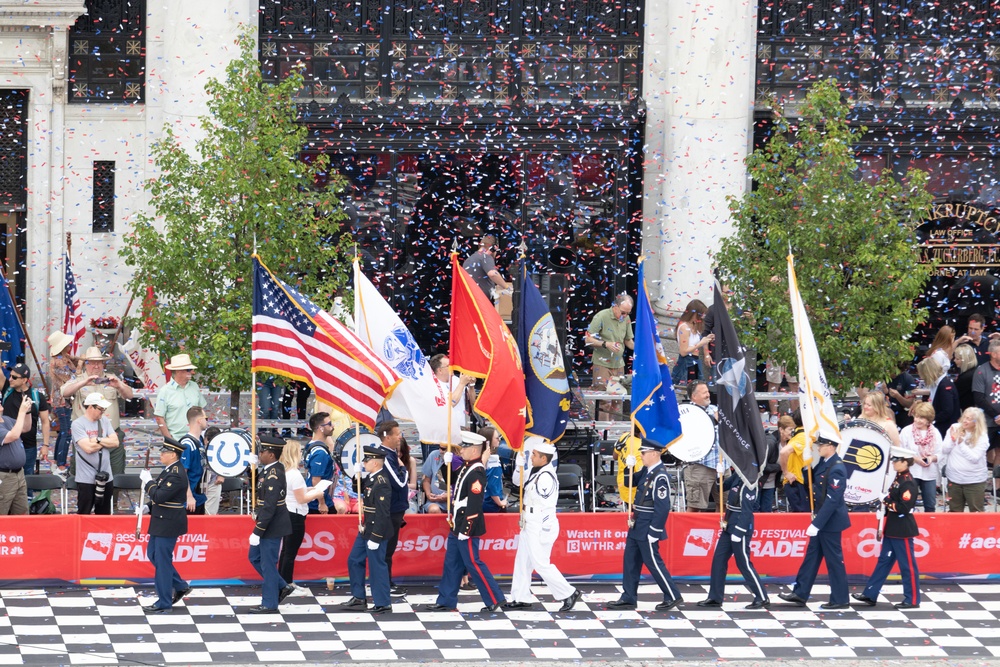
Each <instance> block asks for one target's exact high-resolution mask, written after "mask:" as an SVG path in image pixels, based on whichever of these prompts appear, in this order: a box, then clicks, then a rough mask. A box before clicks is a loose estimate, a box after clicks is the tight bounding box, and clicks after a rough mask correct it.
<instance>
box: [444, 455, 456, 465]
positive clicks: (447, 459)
mask: <svg viewBox="0 0 1000 667" xmlns="http://www.w3.org/2000/svg"><path fill="white" fill-rule="evenodd" d="M453 458H455V455H454V454H452V453H451V452H445V453H444V464H445V465H447V466H450V465H451V460H452V459H453Z"/></svg>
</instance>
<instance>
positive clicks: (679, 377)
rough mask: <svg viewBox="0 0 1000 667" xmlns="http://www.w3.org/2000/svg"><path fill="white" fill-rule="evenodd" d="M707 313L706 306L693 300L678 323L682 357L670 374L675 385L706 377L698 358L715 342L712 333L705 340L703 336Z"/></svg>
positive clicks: (676, 333)
mask: <svg viewBox="0 0 1000 667" xmlns="http://www.w3.org/2000/svg"><path fill="white" fill-rule="evenodd" d="M706 313H708V308H707V307H706V306H705V304H704V303H702V302H701V301H700V300H698V299H693V300H691V301H690V302H689V303H688V305H687V306H686V307H685V308H684V314H683V315H681V319H680V320H679V321H678V322H677V329H675V330H674V337H675V338H676V339H677V348H678V350H679V352H680V356H679V357H678V358H677V364H676V365H675V366H674V368H673V370H672V371H671V372H670V377H671V379H672V380H673V381H674V385H679V384H681V383H685V382H692V381H695V380H701V379H702V378H703V377H704V375H703V373H702V372H701V362H700V361H699V359H698V357H699V356H701V355H703V354H704V353H705V350H706V348H707V347H708V346H709V345H711V344H712V341H714V340H715V334H711V333H710V334H708V335H707V336H705V337H704V338H702V336H701V333H702V331H701V327H702V325H703V324H704V323H705V314H706Z"/></svg>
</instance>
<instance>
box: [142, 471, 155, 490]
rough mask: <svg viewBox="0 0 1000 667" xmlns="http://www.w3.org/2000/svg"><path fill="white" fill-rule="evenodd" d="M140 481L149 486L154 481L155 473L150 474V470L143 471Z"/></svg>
mask: <svg viewBox="0 0 1000 667" xmlns="http://www.w3.org/2000/svg"><path fill="white" fill-rule="evenodd" d="M139 480H140V481H142V485H143V486H146V485H147V484H149V483H150V482H152V481H153V473H151V472H149V471H148V470H143V471H142V472H140V473H139Z"/></svg>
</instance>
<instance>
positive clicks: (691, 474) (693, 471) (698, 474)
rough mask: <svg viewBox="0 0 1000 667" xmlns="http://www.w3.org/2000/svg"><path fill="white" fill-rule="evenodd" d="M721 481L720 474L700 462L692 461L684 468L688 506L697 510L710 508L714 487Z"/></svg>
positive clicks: (685, 493)
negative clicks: (709, 502)
mask: <svg viewBox="0 0 1000 667" xmlns="http://www.w3.org/2000/svg"><path fill="white" fill-rule="evenodd" d="M718 483H719V475H718V474H717V473H716V472H715V471H714V470H712V469H711V468H709V467H708V466H703V465H702V464H700V463H692V464H691V465H689V466H687V467H686V468H684V495H685V497H686V498H687V506H688V507H693V508H694V509H696V510H705V509H708V501H709V499H710V498H711V497H712V487H713V486H715V485H716V484H718Z"/></svg>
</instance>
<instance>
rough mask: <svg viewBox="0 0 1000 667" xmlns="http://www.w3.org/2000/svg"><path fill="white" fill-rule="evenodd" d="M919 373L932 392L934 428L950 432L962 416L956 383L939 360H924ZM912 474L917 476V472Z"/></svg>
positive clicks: (918, 368)
mask: <svg viewBox="0 0 1000 667" xmlns="http://www.w3.org/2000/svg"><path fill="white" fill-rule="evenodd" d="M917 373H919V374H920V379H921V380H923V381H924V385H926V386H927V388H928V389H929V390H930V392H931V393H930V399H931V400H930V403H931V406H932V407H933V408H934V414H935V420H934V428H936V429H937V430H938V432H939V433H945V432H947V431H948V427H949V426H951V425H952V424H954V423H955V422H957V421H958V420H959V418H960V417H961V416H962V409H961V408H960V407H959V404H960V403H959V398H958V389H956V388H955V382H954V380H952V379H951V378H950V377H948V376H947V375H945V374H944V373H942V372H941V367H940V366H938V362H937V359H934V358H932V357H928V358H926V359H923V360H921V362H920V363H919V364H917ZM912 472H913V473H914V474H915V473H916V470H913V471H912Z"/></svg>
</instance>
